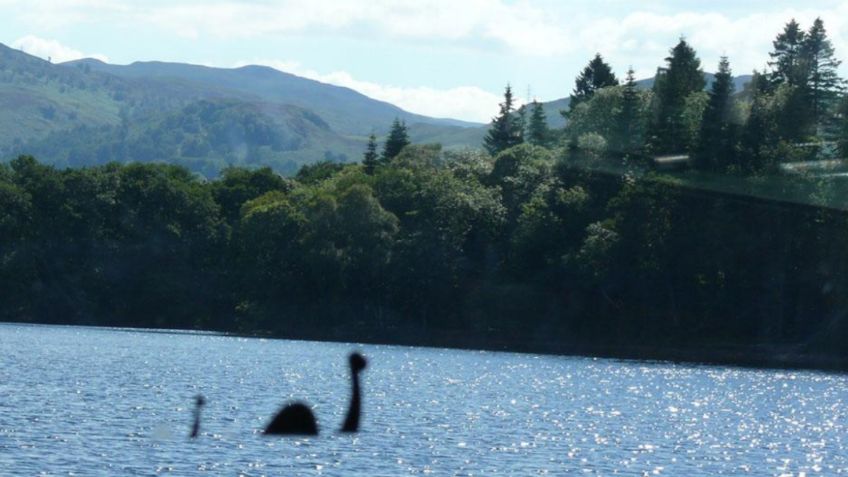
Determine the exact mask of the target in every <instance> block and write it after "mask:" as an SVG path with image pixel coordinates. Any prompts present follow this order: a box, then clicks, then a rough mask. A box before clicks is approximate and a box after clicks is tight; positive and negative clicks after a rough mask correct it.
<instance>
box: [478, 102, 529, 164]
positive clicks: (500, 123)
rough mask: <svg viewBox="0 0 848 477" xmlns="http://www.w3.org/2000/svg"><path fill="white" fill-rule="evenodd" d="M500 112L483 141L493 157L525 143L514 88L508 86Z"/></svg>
mask: <svg viewBox="0 0 848 477" xmlns="http://www.w3.org/2000/svg"><path fill="white" fill-rule="evenodd" d="M500 108H501V109H500V112H499V113H498V115H497V117H495V118H494V119H492V126H491V127H490V128H489V132H488V133H487V134H486V137H485V138H484V139H483V147H484V148H485V149H486V151H487V152H488V153H489V154H491V155H492V156H496V155H497V154H498V153H500V152H501V151H503V150H506V149H509V148H511V147H513V146H517V145H519V144H521V143H523V142H524V137H523V136H524V135H523V125H522V123H521V118H520V117H519V116H518V115H517V114H515V107H514V100H513V97H512V87H510V85H506V91H504V101H503V103H501V104H500Z"/></svg>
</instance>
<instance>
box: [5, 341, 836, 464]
mask: <svg viewBox="0 0 848 477" xmlns="http://www.w3.org/2000/svg"><path fill="white" fill-rule="evenodd" d="M353 349H359V350H361V351H362V352H363V353H364V354H365V355H366V356H367V357H368V358H369V359H370V363H369V367H368V369H367V370H366V371H365V373H364V374H363V376H362V377H363V386H364V391H365V395H364V415H363V419H364V420H363V423H362V431H361V432H360V433H359V434H356V435H353V436H351V435H341V434H338V433H336V432H335V430H336V429H337V428H338V427H339V426H340V424H341V422H342V420H343V417H344V413H345V410H346V407H347V400H348V395H349V382H348V373H347V367H346V356H347V354H348V352H349V351H351V350H353ZM198 393H202V394H203V395H205V396H206V398H207V401H208V405H207V406H206V407H205V409H204V414H203V423H202V429H201V433H202V434H201V436H200V438H198V439H196V440H193V441H192V440H189V439H188V438H187V436H188V433H189V428H190V424H191V419H192V418H191V410H192V399H193V397H194V396H195V395H196V394H198ZM293 398H297V399H302V400H305V401H307V402H309V403H310V404H311V405H313V406H314V411H315V414H316V415H317V417H318V421H319V425H320V426H321V428H322V433H321V436H319V437H317V438H300V439H292V438H268V437H265V436H262V435H261V434H260V431H261V429H262V428H263V427H264V425H265V423H266V422H267V421H268V419H269V418H270V417H271V415H272V414H274V412H275V411H276V410H277V409H278V407H279V406H280V405H281V404H282V403H284V402H285V401H288V400H290V399H293ZM158 474H170V475H180V476H182V475H245V476H260V475H338V476H400V475H421V474H431V475H480V476H490V475H522V476H524V475H592V476H594V475H633V476H643V475H651V476H652V475H669V476H716V475H758V476H759V475H762V476H814V475H823V476H824V475H826V476H833V475H841V474H848V377H846V376H844V375H836V374H826V373H817V372H806V371H770V370H745V369H732V368H722V367H706V366H683V365H673V364H666V363H643V362H622V361H612V360H596V359H580V358H568V357H551V356H534V355H524V354H508V353H489V352H471V351H454V350H439V349H426V348H408V347H394V346H355V345H350V344H328V343H313V342H297V341H276V340H261V339H243V338H233V337H223V336H215V335H198V334H174V333H157V332H144V331H127V330H114V329H96V328H77V327H49V326H19V325H3V324H0V475H158Z"/></svg>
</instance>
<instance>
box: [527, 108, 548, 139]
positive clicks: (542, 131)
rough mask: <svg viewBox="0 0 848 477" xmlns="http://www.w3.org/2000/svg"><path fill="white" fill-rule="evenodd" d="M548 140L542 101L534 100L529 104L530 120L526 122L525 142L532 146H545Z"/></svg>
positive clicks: (546, 122) (546, 121)
mask: <svg viewBox="0 0 848 477" xmlns="http://www.w3.org/2000/svg"><path fill="white" fill-rule="evenodd" d="M549 141H550V130H549V129H548V120H547V118H546V117H545V110H544V109H543V108H542V103H539V102H538V101H536V100H534V101H533V102H532V103H531V105H530V120H529V121H528V124H527V142H529V143H530V144H533V145H534V146H543V147H546V146H547V145H548V142H549Z"/></svg>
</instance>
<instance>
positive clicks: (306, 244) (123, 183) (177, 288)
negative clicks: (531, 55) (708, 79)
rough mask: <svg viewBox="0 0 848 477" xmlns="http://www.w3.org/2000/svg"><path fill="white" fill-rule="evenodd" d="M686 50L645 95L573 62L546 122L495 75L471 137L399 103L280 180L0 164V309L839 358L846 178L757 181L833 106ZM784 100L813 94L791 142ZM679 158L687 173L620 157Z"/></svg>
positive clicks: (448, 340)
mask: <svg viewBox="0 0 848 477" xmlns="http://www.w3.org/2000/svg"><path fill="white" fill-rule="evenodd" d="M793 23H794V22H793ZM817 24H818V22H817ZM791 25H792V24H790V26H787V29H789V30H791V28H790V27H791ZM792 28H794V27H792ZM798 32H800V30H798ZM782 35H784V34H782ZM808 35H809V36H808ZM812 35H813V33H812V30H811V32H810V33H805V34H803V35H801V34H800V33H798V35H796V37H797V36H800V37H801V40H798V41H801V43H800V45H804V44H806V43H804V42H805V41H809V40H805V38H810V37H811V36H812ZM781 38H782V36H781V37H779V38H778V39H779V40H780V39H781ZM793 41H795V40H793ZM777 44H778V42H776V45H777ZM796 46H797V47H798V48H799V51H807V49H808V48H809V46H806V47H803V48H801V47H800V46H798V45H796ZM777 50H779V51H783V47H780V48H778V47H777V46H776V51H777ZM690 52H691V50H689V49H688V46H687V45H686V44H685V42H683V41H682V42H681V44H680V45H678V47H676V48H675V50H673V52H672V57H670V59H669V66H668V68H667V70H664V72H663V73H661V74H660V76H659V77H658V78H657V81H656V83H655V85H654V89H653V91H643V90H638V89H636V88H635V87H634V85H633V83H634V81H633V75H632V74H628V78H627V81H626V83H625V84H624V85H623V86H615V85H606V83H614V82H615V81H617V79H616V78H615V76H614V74H612V70H611V68H608V67H607V66H604V65H605V64H604V63H603V60H602V59H601V58H600V57H598V58H596V59H595V60H593V64H590V66H589V67H587V70H586V71H584V73H583V74H582V75H581V77H580V78H578V82H577V85H578V88H577V89H576V90H575V97H574V98H573V101H572V106H571V108H570V111H569V112H568V119H569V122H568V125H567V127H566V129H565V130H563V131H551V130H549V129H547V128H546V126H545V125H544V124H545V122H544V116H543V114H539V112H540V110H538V109H537V108H535V107H533V108H532V110H528V111H525V112H524V114H523V115H522V114H515V111H514V108H513V105H512V98H511V91H509V89H508V90H507V96H506V100H505V102H504V104H503V105H502V108H501V109H502V114H501V115H499V117H498V118H496V120H495V121H494V122H493V124H492V128H491V130H490V134H489V136H488V137H487V140H486V143H485V145H484V146H485V148H486V149H487V152H488V153H486V152H482V151H480V152H475V151H464V152H454V151H445V150H442V148H441V147H440V146H438V145H415V144H410V143H409V138H408V135H407V133H406V126H405V125H404V124H403V123H402V122H399V121H396V122H395V123H394V124H393V125H392V128H391V133H390V134H389V136H388V138H387V140H386V141H385V143H384V144H383V145H382V147H381V146H380V145H379V144H378V143H377V140H376V138H375V137H373V136H372V137H371V138H370V140H369V143H368V146H367V148H366V151H365V153H364V155H363V160H362V162H361V163H359V164H350V163H348V164H339V163H332V162H324V163H319V164H315V165H311V166H304V167H303V168H301V169H300V170H299V171H298V173H297V174H296V176H294V177H293V178H283V177H281V176H279V175H277V174H275V173H273V172H272V171H271V170H270V169H268V168H263V169H254V170H251V169H242V168H230V169H226V170H225V171H224V172H223V173H222V174H221V176H220V177H219V178H217V179H215V180H212V181H209V180H206V179H203V178H200V177H199V176H197V175H194V174H192V173H190V172H189V171H188V170H187V169H183V168H180V167H176V166H168V165H161V164H129V165H120V164H115V163H109V164H104V165H101V166H97V167H90V168H82V169H56V168H54V167H51V166H47V165H44V164H41V163H39V162H38V161H37V160H35V159H34V158H32V157H28V156H21V157H19V158H18V159H16V160H14V161H12V162H11V163H10V164H0V289H2V290H3V292H4V293H3V298H2V300H0V319H2V320H14V321H26V322H30V321H31V322H48V323H76V324H101V325H117V326H142V327H168V328H171V327H177V328H202V329H216V330H226V331H236V332H245V333H262V334H271V335H275V336H282V337H291V338H317V339H340V340H356V341H375V342H387V343H408V344H419V345H421V344H433V345H451V346H463V347H490V348H502V349H503V348H505V349H515V350H528V351H551V352H581V353H599V354H607V355H609V354H615V355H622V356H633V357H672V358H683V359H705V360H723V361H736V362H762V363H775V364H777V363H779V364H812V365H820V366H825V365H826V366H842V367H848V348H846V347H845V346H844V343H845V342H846V340H848V319H846V316H845V315H846V313H848V273H846V272H848V249H846V248H845V247H844V246H843V245H842V241H843V238H844V237H846V236H848V213H846V212H845V210H846V206H848V203H846V198H848V182H846V181H844V180H843V179H840V178H839V177H838V176H830V177H815V176H812V175H809V176H806V175H796V176H791V177H790V176H786V175H769V174H767V172H768V171H770V170H775V169H776V168H777V166H778V164H780V163H781V162H783V161H785V160H786V158H785V157H784V154H785V153H786V151H790V152H791V151H806V150H807V148H808V146H805V145H803V144H801V143H799V142H798V141H808V140H809V139H810V138H820V137H828V136H827V134H830V132H829V131H833V130H836V131H837V132H838V130H839V128H838V127H837V128H835V129H831V128H828V127H825V124H826V123H827V121H831V120H832V121H834V122H835V123H836V124H837V125H838V124H839V121H841V120H842V118H841V117H840V116H839V115H838V114H837V113H834V112H833V111H834V109H833V108H836V107H838V103H839V102H840V101H841V100H840V99H839V98H831V97H829V96H828V95H826V94H820V93H817V94H813V93H809V92H805V93H804V94H801V93H797V92H798V91H801V86H799V84H800V83H798V84H790V83H789V80H787V79H785V78H784V79H783V80H781V79H780V78H779V75H777V74H770V75H766V74H762V75H760V76H759V79H756V80H755V82H754V83H753V84H754V86H753V87H752V88H753V89H751V90H750V94H748V95H746V94H744V93H743V94H741V95H740V94H737V95H732V96H729V98H730V99H728V102H726V103H720V104H719V103H716V102H715V101H717V100H715V99H714V98H716V97H718V96H717V94H716V93H715V90H716V88H719V86H716V85H720V84H725V86H726V84H727V81H726V80H727V79H728V78H729V76H726V77H725V78H724V79H722V77H721V71H720V73H719V75H717V77H716V79H715V82H714V83H713V89H712V92H711V93H704V92H703V83H702V82H703V81H704V79H703V74H702V72H701V71H700V67H699V66H697V61H695V59H696V58H695V56H694V53H692V54H690ZM677 56H679V58H677V59H675V57H677ZM684 58H689V59H688V60H686V61H682V60H683V59H684ZM775 58H779V57H777V56H775ZM783 63H785V62H781V61H778V60H777V59H776V60H775V65H779V64H783ZM681 64H689V65H690V66H689V69H688V70H687V71H689V73H687V74H683V72H682V70H681V71H677V70H675V68H679V67H680V66H679V65H681ZM798 64H799V65H808V60H803V61H800V60H799V62H798ZM693 65H695V68H694V69H692V68H691V66H693ZM775 68H776V70H775V71H777V68H778V66H775ZM804 68H808V67H807V66H805V67H804ZM725 69H726V68H725ZM793 71H794V70H793ZM804 71H807V73H804V75H807V76H809V71H810V70H809V69H804ZM693 72H697V73H698V74H697V75H695V74H694V73H693ZM799 75H800V73H799ZM696 76H697V80H696ZM681 78H684V79H685V81H684V80H683V79H681ZM767 80H768V81H767ZM677 81H684V82H691V85H692V89H691V90H690V91H688V92H686V91H684V90H683V89H681V88H680V87H678V86H672V85H675V84H677ZM699 81H700V82H701V83H699V84H700V86H698V84H695V83H697V82H699ZM596 82H599V83H598V84H595V83H596ZM819 84H823V83H819ZM593 85H594V86H593ZM696 86H698V87H697V88H695V87H696ZM808 86H809V84H807V86H804V88H807V87H808ZM721 87H722V88H723V87H724V86H721ZM666 89H667V90H666ZM696 89H697V91H696ZM669 91H678V92H680V91H683V92H684V93H685V94H682V93H681V94H682V96H680V95H678V96H676V97H675V99H674V100H673V101H672V100H667V99H658V98H663V97H665V96H664V95H665V94H667V93H668V94H671V93H669ZM810 91H812V90H810ZM834 91H835V90H834ZM793 92H796V93H797V94H798V96H793V94H795V93H793ZM824 97H828V98H829V99H827V100H826V101H823V102H822V103H821V104H820V107H819V109H818V110H816V109H815V104H814V103H813V102H809V99H810V98H824ZM789 98H795V100H792V101H790V100H789ZM717 104H719V105H724V106H723V107H726V108H725V109H721V108H718V109H716V107H715V106H716V105H717ZM790 104H791V105H795V106H798V107H799V108H800V107H801V106H804V110H807V109H806V108H809V112H810V113H809V116H798V117H797V120H796V121H795V123H794V124H792V125H791V126H792V127H793V128H795V130H796V132H793V133H792V134H795V135H792V134H790V132H789V130H788V129H785V128H789V126H790V125H789V124H788V119H787V118H786V117H784V116H783V115H784V114H789V113H787V112H786V110H785V109H782V108H783V106H781V107H780V108H779V107H777V106H776V105H784V106H786V105H790ZM746 105H747V106H746ZM760 106H762V108H761V109H757V108H760ZM786 107H788V106H786ZM793 107H794V106H793ZM681 108H682V109H681ZM728 108H729V110H732V111H734V112H737V111H740V110H743V111H744V110H746V108H750V109H749V113H748V115H747V117H746V119H745V120H744V121H742V122H733V121H731V122H728V123H723V122H721V121H723V120H722V119H721V118H724V117H725V116H723V114H724V113H723V111H725V112H726V110H728ZM663 111H665V112H663ZM674 111H677V112H676V113H675V112H674ZM693 111H694V112H693ZM756 111H760V112H756ZM816 111H818V112H817V113H816ZM755 112H756V114H755ZM678 113H679V114H678ZM696 113H697V114H696ZM758 114H760V116H757V115H758ZM755 117H760V118H762V121H760V120H759V119H758V120H756V121H755V120H754V119H753V118H755ZM626 118H637V120H634V121H630V120H625V119H626ZM712 118H719V119H718V122H711V121H712ZM781 118H783V119H781ZM804 118H806V119H804ZM823 118H829V119H827V121H825V119H823ZM781 121H783V122H781ZM722 124H724V125H725V126H727V127H725V126H721V127H718V129H716V130H715V131H714V130H713V129H711V128H713V126H716V125H722ZM755 124H760V125H764V126H763V127H765V128H766V129H765V130H767V131H770V132H769V133H768V134H766V135H764V136H756V135H753V133H752V131H753V130H754V129H752V128H754V125H755ZM669 131H674V133H673V134H672V133H670V132H669ZM716 131H723V132H725V133H728V134H727V135H721V138H726V139H728V141H727V142H722V141H717V142H710V141H706V140H705V138H707V137H709V135H710V134H718V133H717V132H716ZM728 131H729V132H728ZM771 134H774V136H772V135H771ZM754 136H756V137H758V138H759V139H757V140H756V141H754V139H751V138H752V137H754ZM663 138H665V139H663ZM669 141H671V142H669ZM745 141H753V142H745ZM775 141H776V142H775ZM746 144H747V146H746ZM753 144H755V145H756V147H753V146H751V145H753ZM685 152H689V153H690V154H692V155H693V157H694V158H695V164H696V170H694V171H687V172H683V173H675V174H659V173H656V172H651V171H650V169H648V168H643V167H631V166H639V165H640V164H643V163H644V161H647V160H648V159H647V158H650V157H653V156H655V155H662V154H676V153H685ZM711 154H712V155H711ZM726 154H730V155H726ZM707 157H713V158H714V159H715V158H719V159H720V161H719V159H715V160H712V159H711V160H706V159H704V158H707ZM752 157H757V158H759V159H757V160H756V161H754V160H753V159H751V158H752ZM640 161H643V162H640ZM758 161H759V162H758ZM599 165H606V166H611V167H598V166H599ZM612 166H614V167H612ZM698 169H700V170H698ZM705 171H706V172H705ZM714 172H722V173H721V174H714ZM728 173H735V174H728ZM716 178H718V179H719V180H717V179H716ZM764 198H768V199H764ZM775 198H776V199H778V200H774V199H775ZM783 199H785V200H783ZM790 199H791V200H790ZM805 204H814V205H805Z"/></svg>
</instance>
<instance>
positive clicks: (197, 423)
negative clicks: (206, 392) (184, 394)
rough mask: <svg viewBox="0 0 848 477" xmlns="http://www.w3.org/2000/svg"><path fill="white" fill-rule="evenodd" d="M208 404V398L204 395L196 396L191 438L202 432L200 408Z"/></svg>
mask: <svg viewBox="0 0 848 477" xmlns="http://www.w3.org/2000/svg"><path fill="white" fill-rule="evenodd" d="M205 404H206V400H205V399H203V396H201V395H200V394H198V395H197V396H196V397H195V398H194V424H192V426H191V436H190V437H191V438H192V439H193V438H195V437H197V435H198V434H199V433H200V408H202V407H203V406H204V405H205Z"/></svg>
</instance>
